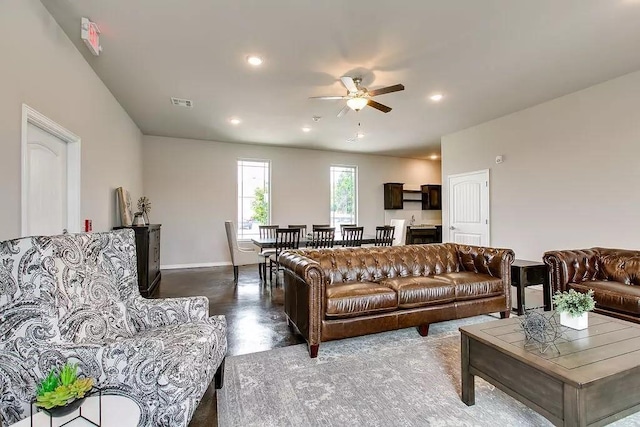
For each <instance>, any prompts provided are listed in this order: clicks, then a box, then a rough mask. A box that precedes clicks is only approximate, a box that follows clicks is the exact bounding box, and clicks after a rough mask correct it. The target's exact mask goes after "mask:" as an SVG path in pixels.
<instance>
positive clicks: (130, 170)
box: [0, 0, 142, 240]
mask: <svg viewBox="0 0 640 427" xmlns="http://www.w3.org/2000/svg"><path fill="white" fill-rule="evenodd" d="M78 32H80V23H79V22H78ZM105 54H107V53H105ZM22 103H25V104H27V105H29V106H30V107H33V108H34V109H36V110H37V111H39V112H40V113H42V114H44V115H45V116H47V117H49V118H51V119H52V120H54V121H56V122H58V123H59V124H60V125H62V126H64V127H65V128H67V129H69V130H70V131H72V132H73V133H75V134H76V135H78V136H80V137H81V138H82V158H81V162H82V171H81V174H82V190H81V204H82V207H81V215H82V216H81V217H82V218H83V219H84V218H91V219H92V220H93V227H94V230H96V231H98V230H108V229H110V228H111V227H112V226H113V225H116V224H118V223H119V221H118V220H116V216H115V212H116V207H115V196H114V189H115V188H116V187H119V186H124V187H126V188H128V189H129V191H130V192H131V195H132V196H133V197H136V196H138V195H140V194H141V193H142V168H141V164H142V157H141V154H142V143H141V138H142V135H141V133H140V131H139V129H138V128H137V126H136V125H135V124H134V123H133V121H132V120H131V119H130V118H129V116H128V115H127V114H126V112H125V111H124V110H123V109H122V107H121V106H120V104H119V103H118V102H117V101H116V100H115V98H114V97H113V95H112V94H111V92H109V90H108V89H107V88H106V87H105V85H104V84H103V83H102V81H101V80H100V79H99V78H98V76H97V75H96V74H95V73H94V72H93V70H92V69H91V67H90V66H89V64H87V62H86V61H85V60H84V58H83V57H82V55H80V53H79V52H78V51H77V49H76V48H75V47H74V45H73V44H72V43H71V41H70V40H69V38H68V37H67V36H66V35H65V34H64V32H63V31H62V29H61V28H60V27H59V26H58V24H57V23H56V22H55V20H54V19H53V18H52V17H51V15H50V14H49V12H47V10H46V9H45V8H44V7H43V6H42V4H41V3H40V2H39V1H38V0H2V1H1V2H0V153H1V156H0V170H1V171H2V180H1V181H0V195H1V197H2V209H0V240H5V239H9V238H13V237H17V236H19V235H20V195H21V189H20V188H21V187H20V176H21V170H20V164H21V163H20V162H21V160H20V159H21V157H20V155H21V154H20V138H21V120H22Z"/></svg>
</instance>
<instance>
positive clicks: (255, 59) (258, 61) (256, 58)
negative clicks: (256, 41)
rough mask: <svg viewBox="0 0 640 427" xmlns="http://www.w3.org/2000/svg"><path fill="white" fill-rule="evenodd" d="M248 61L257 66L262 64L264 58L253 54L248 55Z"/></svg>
mask: <svg viewBox="0 0 640 427" xmlns="http://www.w3.org/2000/svg"><path fill="white" fill-rule="evenodd" d="M247 62H248V63H249V65H253V66H254V67H257V66H258V65H262V63H263V62H264V60H263V59H262V58H260V57H259V56H255V55H251V56H247Z"/></svg>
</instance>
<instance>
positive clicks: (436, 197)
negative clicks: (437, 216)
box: [420, 184, 442, 211]
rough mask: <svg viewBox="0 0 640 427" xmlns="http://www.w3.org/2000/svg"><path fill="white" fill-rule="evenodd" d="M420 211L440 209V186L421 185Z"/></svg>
mask: <svg viewBox="0 0 640 427" xmlns="http://www.w3.org/2000/svg"><path fill="white" fill-rule="evenodd" d="M420 189H421V190H422V210H425V211H426V210H440V209H442V185H434V184H428V185H422V186H420Z"/></svg>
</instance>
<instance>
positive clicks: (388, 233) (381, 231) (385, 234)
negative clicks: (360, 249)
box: [374, 225, 395, 246]
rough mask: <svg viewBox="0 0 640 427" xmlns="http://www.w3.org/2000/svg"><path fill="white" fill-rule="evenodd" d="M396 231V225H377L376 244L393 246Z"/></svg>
mask: <svg viewBox="0 0 640 427" xmlns="http://www.w3.org/2000/svg"><path fill="white" fill-rule="evenodd" d="M394 231H395V227H394V226H392V225H383V226H380V227H376V240H375V243H374V244H375V246H391V245H392V244H393V232H394Z"/></svg>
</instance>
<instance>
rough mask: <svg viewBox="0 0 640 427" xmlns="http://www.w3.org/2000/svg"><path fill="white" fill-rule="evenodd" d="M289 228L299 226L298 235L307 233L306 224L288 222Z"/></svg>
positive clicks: (301, 235)
mask: <svg viewBox="0 0 640 427" xmlns="http://www.w3.org/2000/svg"><path fill="white" fill-rule="evenodd" d="M289 228H299V229H300V237H303V236H306V235H307V225H306V224H289Z"/></svg>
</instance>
